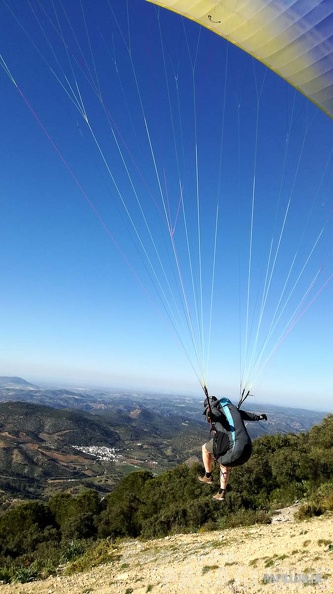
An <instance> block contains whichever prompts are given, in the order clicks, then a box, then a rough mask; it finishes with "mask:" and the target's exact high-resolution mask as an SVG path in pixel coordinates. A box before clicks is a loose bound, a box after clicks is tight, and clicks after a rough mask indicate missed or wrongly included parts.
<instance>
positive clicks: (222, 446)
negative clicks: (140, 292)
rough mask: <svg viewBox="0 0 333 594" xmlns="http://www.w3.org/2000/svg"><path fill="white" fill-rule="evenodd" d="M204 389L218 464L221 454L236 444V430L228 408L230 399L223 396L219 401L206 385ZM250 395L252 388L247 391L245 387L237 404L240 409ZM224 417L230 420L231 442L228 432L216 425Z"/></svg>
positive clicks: (214, 454)
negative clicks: (212, 404) (209, 392)
mask: <svg viewBox="0 0 333 594" xmlns="http://www.w3.org/2000/svg"><path fill="white" fill-rule="evenodd" d="M203 389H204V393H205V395H206V400H205V411H204V414H205V415H206V417H207V419H208V421H209V424H210V433H211V435H212V438H213V456H214V461H215V464H216V463H217V461H218V459H219V458H220V457H221V456H223V455H224V454H225V453H226V452H227V451H228V450H230V449H232V448H233V447H234V445H235V431H234V426H233V419H232V416H231V414H230V411H229V409H228V405H229V404H230V400H229V399H228V398H221V400H219V401H218V399H217V398H216V397H215V396H209V394H208V389H207V387H206V386H204V388H203ZM249 395H250V390H248V391H247V392H246V391H245V389H244V390H243V391H242V393H241V397H240V400H239V403H238V405H237V408H238V409H240V407H241V405H242V404H243V402H244V400H246V398H247V397H248V396H249ZM211 402H214V413H213V411H212V406H211ZM216 413H217V414H216ZM219 413H220V414H219ZM224 419H226V420H227V421H228V423H229V426H230V429H231V442H230V439H229V437H228V435H227V433H225V432H224V431H219V430H218V429H217V428H216V426H215V423H217V422H221V421H222V420H224Z"/></svg>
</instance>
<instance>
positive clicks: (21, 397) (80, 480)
mask: <svg viewBox="0 0 333 594" xmlns="http://www.w3.org/2000/svg"><path fill="white" fill-rule="evenodd" d="M246 408H248V409H250V410H253V409H254V408H256V410H257V412H263V411H264V412H266V413H267V414H268V422H267V423H249V425H248V428H249V432H250V434H251V436H252V437H253V438H255V437H258V436H260V435H263V434H265V433H290V432H292V433H298V432H300V431H306V430H308V429H309V428H310V427H311V426H312V425H313V424H315V423H319V422H320V421H321V420H322V418H323V417H324V416H325V415H324V413H319V412H318V413H317V412H314V411H306V410H300V409H291V408H288V409H286V408H281V407H274V406H272V405H269V406H267V405H265V406H263V405H261V406H259V405H258V404H256V405H255V406H254V404H253V403H252V402H250V403H249V405H248V406H247V407H246ZM208 439H209V426H207V423H206V422H205V419H204V417H203V416H202V402H201V401H200V400H199V399H198V398H194V397H189V396H187V397H184V396H181V397H180V396H162V395H160V394H157V393H156V394H153V393H149V394H148V393H141V392H134V391H133V392H128V391H119V390H83V389H82V388H75V389H67V388H56V389H54V388H41V387H39V386H35V385H33V384H30V383H29V382H27V381H25V380H24V379H22V378H19V377H0V489H1V490H2V492H3V497H2V500H3V501H7V498H8V497H13V496H16V497H35V496H44V495H47V494H48V493H49V492H50V491H51V492H53V491H54V490H63V489H70V490H71V491H72V492H75V491H76V490H80V489H81V488H82V487H87V486H92V487H93V488H95V489H97V490H99V491H101V492H105V491H110V490H112V488H113V487H114V485H115V484H117V483H118V482H119V480H120V479H121V478H122V477H123V476H124V475H126V474H127V473H128V472H130V471H132V470H135V469H137V468H141V469H142V468H148V469H150V470H153V471H154V472H156V473H161V472H163V471H165V470H167V469H169V468H172V467H174V466H175V465H176V464H178V463H181V462H184V461H185V460H187V459H188V458H191V457H196V458H199V459H200V457H201V444H202V443H204V442H205V441H207V440H208Z"/></svg>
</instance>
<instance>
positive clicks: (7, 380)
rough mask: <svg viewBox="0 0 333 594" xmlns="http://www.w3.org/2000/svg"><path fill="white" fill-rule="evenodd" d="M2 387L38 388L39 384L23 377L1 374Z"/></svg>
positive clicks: (0, 384) (0, 385)
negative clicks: (35, 384)
mask: <svg viewBox="0 0 333 594" xmlns="http://www.w3.org/2000/svg"><path fill="white" fill-rule="evenodd" d="M0 388H9V389H12V388H25V389H32V390H35V389H37V386H34V384H30V383H29V382H27V381H26V380H24V379H22V378H21V377H7V376H0Z"/></svg>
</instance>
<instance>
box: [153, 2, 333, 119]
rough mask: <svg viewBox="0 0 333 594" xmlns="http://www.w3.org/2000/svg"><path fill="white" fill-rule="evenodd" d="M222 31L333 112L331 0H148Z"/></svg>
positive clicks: (332, 18)
mask: <svg viewBox="0 0 333 594" xmlns="http://www.w3.org/2000/svg"><path fill="white" fill-rule="evenodd" d="M148 2H152V3H153V4H157V5H159V6H162V7H164V8H167V9H169V10H172V11H174V12H177V13H179V14H181V15H183V16H185V17H187V18H189V19H191V20H193V21H196V22H197V23H199V24H200V25H203V26H204V27H207V28H208V29H211V30H212V31H214V33H217V34H218V35H221V36H222V37H224V38H225V39H227V40H228V41H230V42H231V43H233V44H235V45H237V46H238V47H240V48H242V49H243V50H245V51H246V52H248V53H249V54H251V55H252V56H254V57H255V58H257V59H258V60H260V61H261V62H263V63H264V64H266V66H268V67H269V68H271V69H272V70H274V71H275V72H276V73H277V74H279V75H280V76H281V77H282V78H284V79H285V80H286V81H288V82H289V83H290V84H291V85H293V86H294V87H295V88H297V89H298V90H299V91H301V92H302V93H303V94H304V95H306V96H307V97H308V98H309V99H310V100H311V101H313V102H314V103H315V104H316V105H318V106H319V107H320V108H321V109H322V110H323V111H325V112H326V113H327V114H328V115H330V116H331V117H333V3H332V0H312V1H311V2H309V1H308V0H294V1H292V0H158V1H155V0H148Z"/></svg>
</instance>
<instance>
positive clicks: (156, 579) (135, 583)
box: [0, 507, 333, 594]
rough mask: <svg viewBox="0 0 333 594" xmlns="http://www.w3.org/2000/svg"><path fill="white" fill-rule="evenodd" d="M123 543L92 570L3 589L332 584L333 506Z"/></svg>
mask: <svg viewBox="0 0 333 594" xmlns="http://www.w3.org/2000/svg"><path fill="white" fill-rule="evenodd" d="M296 509H297V507H291V508H287V509H285V510H280V511H279V512H277V513H276V515H275V517H274V519H273V522H272V524H269V525H256V526H250V527H242V528H233V529H227V530H223V531H216V532H209V533H208V532H206V533H198V534H188V535H177V536H172V537H167V538H163V539H159V540H154V541H149V542H140V541H137V540H127V541H124V542H123V543H121V544H120V545H119V551H118V553H119V559H118V560H117V561H113V562H112V563H111V564H109V565H103V566H99V567H96V568H95V569H93V570H91V571H90V572H89V573H81V574H77V575H73V576H71V577H66V576H59V577H56V578H51V579H47V580H45V581H42V582H33V583H30V584H13V585H3V586H0V594H67V593H69V592H70V593H71V594H90V593H91V594H132V593H133V594H146V593H148V592H152V593H154V592H156V594H159V593H163V594H176V593H183V594H221V593H222V592H223V593H224V594H227V593H228V592H230V593H234V594H236V593H237V594H254V593H265V594H271V593H272V592H278V591H280V590H281V592H282V593H283V594H284V593H286V594H287V593H289V592H306V594H310V593H312V592H327V593H332V592H333V514H330V515H324V516H321V517H319V518H312V519H311V520H308V521H305V522H301V523H299V522H296V521H295V519H294V512H295V511H296Z"/></svg>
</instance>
